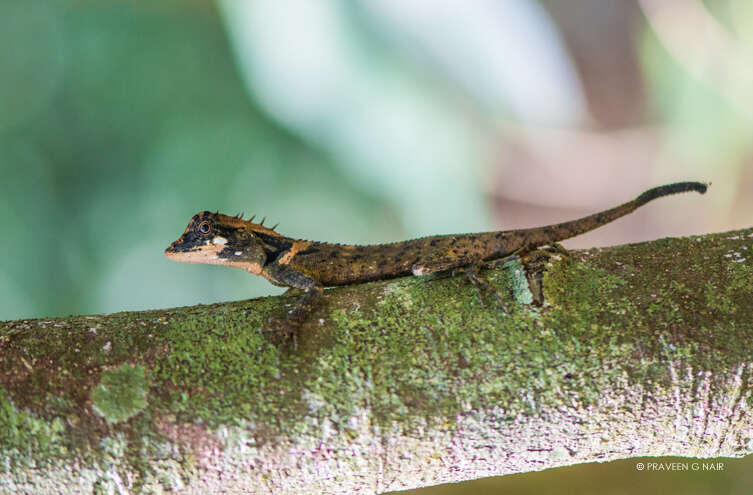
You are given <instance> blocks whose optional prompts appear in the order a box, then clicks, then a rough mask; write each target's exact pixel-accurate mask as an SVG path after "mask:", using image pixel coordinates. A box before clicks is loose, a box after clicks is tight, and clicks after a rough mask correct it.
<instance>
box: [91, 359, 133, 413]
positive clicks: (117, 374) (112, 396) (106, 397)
mask: <svg viewBox="0 0 753 495" xmlns="http://www.w3.org/2000/svg"><path fill="white" fill-rule="evenodd" d="M91 398H92V407H93V408H94V411H95V412H96V413H97V414H99V415H100V416H102V417H103V418H105V420H106V421H107V422H108V423H111V424H114V423H120V422H122V421H127V420H129V419H131V418H132V417H134V416H135V415H137V414H138V413H140V412H141V411H143V410H144V408H145V407H146V405H147V380H146V375H145V373H144V368H142V367H141V366H132V365H130V364H123V365H121V366H119V367H117V368H116V369H114V370H108V371H105V372H104V373H102V378H101V380H100V382H99V385H97V386H96V387H94V389H93V390H92V394H91Z"/></svg>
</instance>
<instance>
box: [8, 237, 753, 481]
mask: <svg viewBox="0 0 753 495" xmlns="http://www.w3.org/2000/svg"><path fill="white" fill-rule="evenodd" d="M571 255H572V258H571V259H566V258H564V259H557V257H555V258H552V259H551V260H550V263H549V264H548V265H547V266H546V267H545V268H546V269H545V272H544V274H543V294H544V296H545V299H546V303H545V305H544V306H543V307H534V306H532V305H530V304H524V303H523V302H530V295H531V294H530V293H529V292H528V291H527V288H526V287H527V284H525V283H524V282H525V279H524V278H523V276H522V273H523V272H522V269H521V267H520V266H519V265H514V264H512V265H511V264H508V265H506V266H504V267H501V268H497V269H494V270H492V271H489V272H486V274H485V275H486V276H487V278H488V280H489V281H490V283H491V284H492V285H493V286H495V287H497V288H498V289H499V290H500V291H502V292H503V294H505V295H508V294H513V295H514V297H515V298H516V299H517V301H512V300H507V301H506V303H507V306H508V308H510V309H511V312H510V313H507V314H505V313H503V312H501V311H500V310H499V308H498V307H497V306H496V305H493V304H492V302H494V301H493V299H494V298H487V299H488V301H487V302H488V306H486V307H484V306H482V304H481V301H480V300H479V298H478V296H477V294H476V292H475V291H474V289H473V287H472V286H471V285H470V284H468V283H467V282H465V281H464V280H463V279H461V278H457V279H455V278H442V277H424V278H405V279H399V280H393V281H385V282H376V283H370V284H363V285H357V286H350V287H343V288H339V289H333V290H328V291H326V294H325V297H324V301H325V302H324V304H323V306H322V308H321V309H320V310H318V311H317V312H316V314H315V315H314V317H313V318H312V319H311V320H310V321H309V322H308V323H307V325H306V326H305V327H304V328H303V329H302V331H301V333H300V336H299V338H298V348H297V349H294V348H292V346H288V347H285V348H283V349H282V350H280V349H278V348H275V347H273V346H271V345H268V344H267V343H266V339H265V337H264V336H262V335H260V334H259V332H258V329H259V328H260V326H261V324H262V322H264V321H266V319H267V318H268V317H269V316H273V315H276V316H282V315H283V314H284V312H285V311H286V310H288V309H289V308H290V307H292V304H294V302H295V298H293V297H285V296H280V297H272V298H264V299H256V300H250V301H241V302H233V303H223V304H213V305H209V306H201V305H200V306H195V307H187V308H178V309H171V310H164V311H145V312H129V313H117V314H112V315H95V316H72V317H69V318H51V319H44V320H24V321H11V322H5V323H3V324H2V325H1V326H0V384H1V385H2V387H1V388H0V491H3V492H5V491H10V492H21V493H27V492H28V493H77V492H81V493H91V491H92V490H93V489H94V488H96V489H101V490H104V491H103V493H107V492H108V490H115V491H116V492H117V491H120V493H139V492H142V491H147V490H156V489H157V488H158V487H161V488H172V489H174V490H176V491H177V492H178V493H220V491H221V490H225V491H226V492H227V491H233V490H235V491H236V492H237V493H269V492H270V491H271V492H273V493H374V492H384V491H390V490H398V489H406V488H413V487H419V486H426V485H432V484H437V483H444V482H455V481H462V480H469V479H474V478H479V477H484V476H497V475H503V474H507V473H519V472H525V471H534V470H540V469H545V468H551V467H556V466H564V465H569V464H575V463H581V462H592V461H606V460H612V459H620V458H627V457H635V456H658V455H675V456H692V457H717V456H730V457H739V456H743V455H746V454H749V453H751V451H753V442H751V439H750V432H751V431H753V414H752V413H751V383H752V382H753V380H752V379H751V372H752V371H753V357H752V356H753V354H751V349H753V345H752V344H753V307H752V304H751V301H752V300H753V297H752V295H753V289H752V286H753V230H744V231H738V232H730V233H724V234H713V235H707V236H702V237H692V238H683V239H661V240H657V241H653V242H649V243H643V244H635V245H626V246H618V247H614V248H609V249H597V250H589V251H575V252H572V253H571ZM512 297H513V296H507V298H508V299H511V298H512ZM521 301H523V302H521Z"/></svg>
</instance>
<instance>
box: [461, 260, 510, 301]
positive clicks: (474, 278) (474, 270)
mask: <svg viewBox="0 0 753 495" xmlns="http://www.w3.org/2000/svg"><path fill="white" fill-rule="evenodd" d="M478 269H479V266H478V265H476V264H474V265H468V266H467V267H465V270H464V271H465V275H466V277H468V280H470V281H471V283H472V284H473V287H474V288H475V289H476V293H477V294H478V298H479V300H480V301H481V305H482V306H483V305H484V295H483V292H486V293H488V294H491V295H492V296H494V299H496V300H497V303H499V306H500V307H501V308H502V311H504V312H505V313H507V312H508V311H507V306H506V305H505V303H504V301H503V300H502V295H501V294H500V293H499V291H498V290H497V289H495V288H494V287H492V286H491V285H489V282H487V281H486V280H485V279H484V278H483V277H482V276H481V274H480V273H479V271H478Z"/></svg>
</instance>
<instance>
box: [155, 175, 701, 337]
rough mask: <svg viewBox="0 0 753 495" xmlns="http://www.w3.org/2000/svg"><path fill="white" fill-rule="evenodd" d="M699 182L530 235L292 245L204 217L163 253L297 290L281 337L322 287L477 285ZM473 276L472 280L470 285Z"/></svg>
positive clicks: (697, 187) (244, 223)
mask: <svg viewBox="0 0 753 495" xmlns="http://www.w3.org/2000/svg"><path fill="white" fill-rule="evenodd" d="M706 188H707V185H706V184H703V183H700V182H679V183H675V184H668V185H664V186H660V187H656V188H653V189H649V190H648V191H646V192H644V193H643V194H641V195H640V196H638V197H637V198H636V199H634V200H633V201H629V202H627V203H624V204H622V205H620V206H617V207H615V208H612V209H609V210H605V211H602V212H599V213H595V214H593V215H590V216H587V217H583V218H580V219H578V220H572V221H569V222H563V223H559V224H555V225H548V226H544V227H536V228H531V229H520V230H507V231H498V232H482V233H476V234H450V235H436V236H430V237H422V238H419V239H413V240H408V241H402V242H394V243H389V244H374V245H353V244H334V243H327V242H315V241H307V240H302V239H294V238H291V237H286V236H284V235H282V234H279V233H278V232H276V231H275V230H274V229H271V228H268V227H265V226H264V225H263V223H264V221H263V220H262V222H261V223H254V222H253V221H252V220H253V218H252V219H250V220H243V219H242V218H240V217H233V216H228V215H223V214H221V213H212V212H209V211H204V212H201V213H198V214H196V215H195V216H194V217H193V218H192V219H191V221H190V222H189V224H188V227H187V228H186V230H185V232H184V233H183V235H182V236H181V237H180V238H179V239H178V240H176V241H175V242H173V243H172V244H171V245H170V247H168V248H167V249H166V250H165V254H166V255H167V256H168V257H169V258H170V259H173V260H176V261H181V262H186V263H204V264H217V265H226V266H234V267H237V268H241V269H243V270H246V271H248V272H249V273H253V274H255V275H261V276H263V277H265V278H266V279H267V280H269V281H270V282H271V283H273V284H275V285H279V286H283V287H292V288H297V289H302V290H303V291H304V295H303V296H302V297H301V299H300V300H299V303H298V305H297V306H296V308H295V309H294V310H293V311H291V312H290V315H289V318H288V320H287V322H283V324H284V325H283V326H288V327H289V328H287V330H286V332H288V333H290V332H292V331H294V329H295V327H297V326H298V325H299V324H300V323H301V322H302V321H303V320H305V318H306V316H307V315H308V314H309V313H310V312H311V311H312V310H313V308H314V307H315V303H316V300H317V299H318V297H319V296H320V295H321V293H322V291H323V288H324V287H329V286H337V285H347V284H355V283H361V282H369V281H372V280H383V279H390V278H395V277H401V276H406V275H417V276H418V275H426V274H430V273H435V272H439V271H447V270H453V269H457V268H468V269H469V270H470V271H469V272H468V273H469V277H470V278H471V280H472V281H474V283H477V280H478V275H477V274H476V273H475V271H474V270H475V269H476V267H478V266H479V264H481V263H483V262H486V261H491V260H495V259H499V258H504V257H506V256H509V255H512V254H514V253H516V252H519V251H527V250H531V249H535V248H537V247H540V246H545V245H551V244H553V243H556V242H559V241H562V240H565V239H568V238H571V237H575V236H577V235H580V234H583V233H585V232H588V231H590V230H593V229H596V228H598V227H601V226H602V225H605V224H607V223H609V222H612V221H614V220H616V219H617V218H620V217H622V216H624V215H627V214H628V213H631V212H632V211H634V210H635V209H636V208H638V207H640V206H642V205H644V204H646V203H647V202H649V201H651V200H653V199H656V198H660V197H662V196H667V195H670V194H675V193H680V192H687V191H696V192H699V193H702V194H703V193H705V192H706ZM474 276H475V278H474Z"/></svg>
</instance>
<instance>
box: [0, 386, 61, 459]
mask: <svg viewBox="0 0 753 495" xmlns="http://www.w3.org/2000/svg"><path fill="white" fill-rule="evenodd" d="M64 431H65V422H64V421H63V420H62V419H61V418H54V419H51V420H46V419H43V418H39V417H37V416H36V415H35V414H33V413H30V412H28V411H24V410H23V409H18V408H17V407H16V406H15V405H14V404H13V403H12V402H11V401H10V400H9V399H8V397H7V395H6V393H5V391H4V390H3V389H2V388H0V473H2V472H8V471H12V470H13V469H19V468H23V467H26V466H29V465H31V464H32V463H33V462H35V461H49V460H51V459H54V458H56V457H60V456H62V455H63V454H65V453H66V452H67V450H68V442H67V441H66V435H65V434H64Z"/></svg>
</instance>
